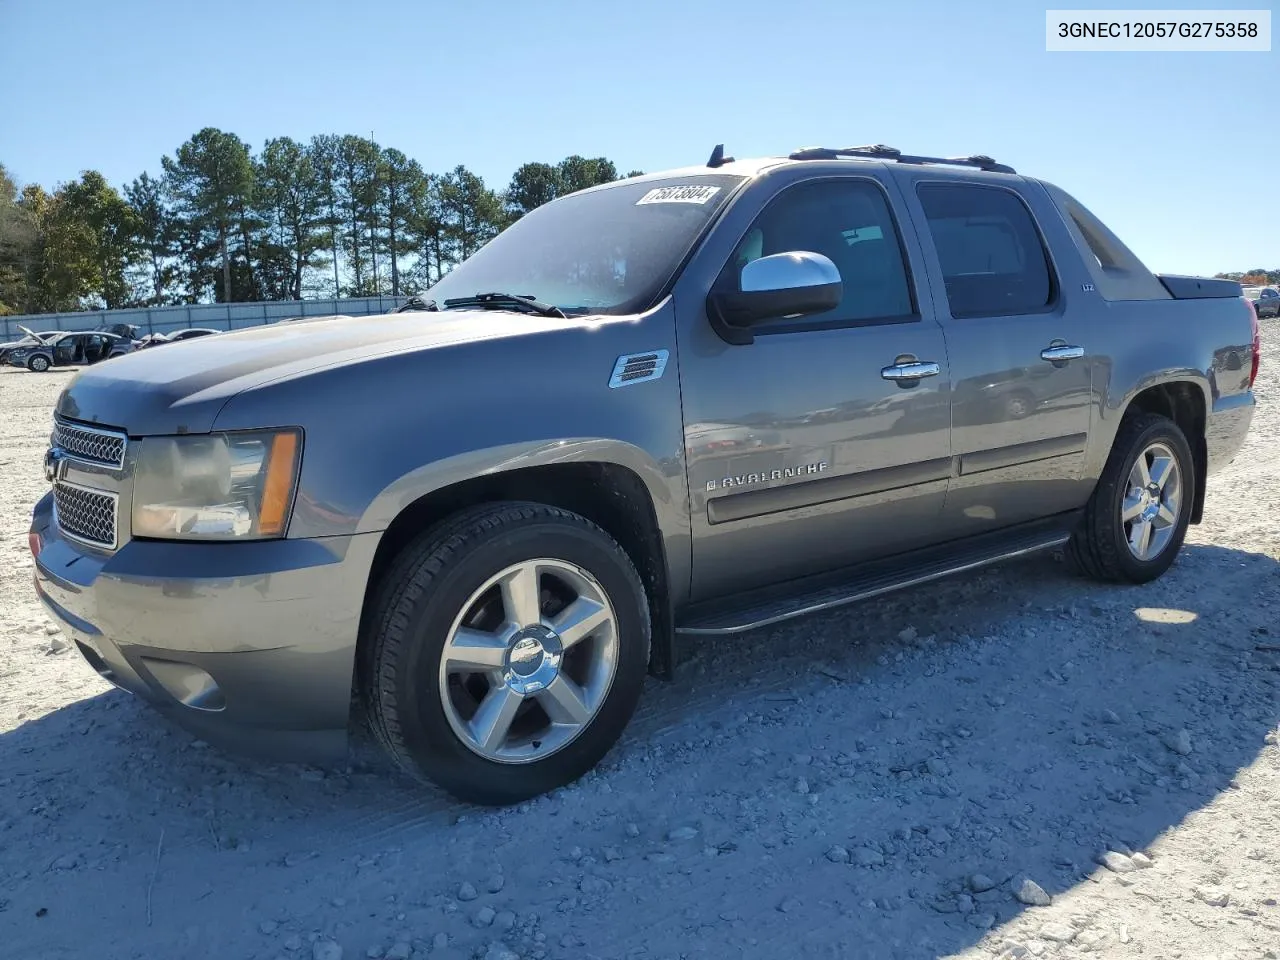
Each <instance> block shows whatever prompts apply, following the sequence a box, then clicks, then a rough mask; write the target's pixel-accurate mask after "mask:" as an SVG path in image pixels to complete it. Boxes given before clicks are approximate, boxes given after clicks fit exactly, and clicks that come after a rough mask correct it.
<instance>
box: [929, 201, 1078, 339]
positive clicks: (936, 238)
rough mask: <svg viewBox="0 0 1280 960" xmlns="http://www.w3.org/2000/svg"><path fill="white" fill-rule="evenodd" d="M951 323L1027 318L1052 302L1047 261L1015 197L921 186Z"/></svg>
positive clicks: (1034, 230)
mask: <svg viewBox="0 0 1280 960" xmlns="http://www.w3.org/2000/svg"><path fill="white" fill-rule="evenodd" d="M919 197H920V204H921V206H923V207H924V213H925V217H926V219H927V220H928V224H929V233H930V235H931V236H932V238H933V246H934V249H935V250H936V251H937V254H938V261H939V263H940V264H941V266H942V278H943V280H944V282H945V283H946V288H947V301H948V303H949V304H950V307H951V315H952V316H953V317H983V316H1003V315H1009V314H1018V313H1033V312H1035V311H1038V310H1042V309H1044V308H1045V307H1046V306H1047V305H1048V304H1049V303H1050V302H1051V301H1052V299H1053V280H1052V276H1051V274H1050V271H1049V260H1048V255H1047V254H1046V253H1045V249H1044V244H1043V243H1042V242H1041V240H1040V234H1039V231H1037V230H1036V226H1035V223H1034V221H1033V220H1032V219H1031V214H1030V212H1029V211H1028V210H1027V208H1026V206H1025V205H1024V204H1023V202H1022V200H1021V199H1019V197H1018V196H1017V195H1016V194H1014V193H1012V192H1010V191H1008V190H1004V189H1001V188H998V187H984V186H978V185H976V184H922V185H921V186H920V187H919Z"/></svg>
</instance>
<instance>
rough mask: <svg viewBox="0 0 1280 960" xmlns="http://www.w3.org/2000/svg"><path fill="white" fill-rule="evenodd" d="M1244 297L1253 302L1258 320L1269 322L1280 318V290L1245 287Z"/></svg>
mask: <svg viewBox="0 0 1280 960" xmlns="http://www.w3.org/2000/svg"><path fill="white" fill-rule="evenodd" d="M1244 295H1245V296H1246V297H1247V298H1248V299H1250V300H1252V301H1253V308H1254V309H1255V310H1257V311H1258V318H1259V319H1263V320H1269V319H1271V318H1272V317H1280V289H1277V288H1276V287H1246V288H1245V291H1244Z"/></svg>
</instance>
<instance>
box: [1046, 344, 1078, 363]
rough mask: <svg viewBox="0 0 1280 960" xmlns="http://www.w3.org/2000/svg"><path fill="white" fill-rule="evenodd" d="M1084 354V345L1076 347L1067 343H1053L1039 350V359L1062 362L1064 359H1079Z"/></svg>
mask: <svg viewBox="0 0 1280 960" xmlns="http://www.w3.org/2000/svg"><path fill="white" fill-rule="evenodd" d="M1083 356H1084V347H1076V346H1072V345H1071V344H1067V343H1055V344H1054V345H1053V346H1051V347H1045V348H1044V349H1043V350H1041V351H1040V359H1041V360H1048V361H1049V362H1050V363H1062V362H1064V361H1066V360H1079V359H1080V358H1081V357H1083Z"/></svg>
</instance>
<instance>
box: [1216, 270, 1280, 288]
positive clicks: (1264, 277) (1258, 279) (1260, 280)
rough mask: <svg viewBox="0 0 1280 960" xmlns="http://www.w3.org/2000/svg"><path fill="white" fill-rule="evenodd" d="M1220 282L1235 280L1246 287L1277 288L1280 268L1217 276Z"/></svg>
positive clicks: (1279, 281) (1279, 280)
mask: <svg viewBox="0 0 1280 960" xmlns="http://www.w3.org/2000/svg"><path fill="white" fill-rule="evenodd" d="M1215 276H1216V277H1218V278H1219V279H1220V280H1235V281H1236V282H1237V283H1241V284H1243V285H1244V286H1246V287H1266V286H1275V285H1276V284H1278V283H1280V268H1277V269H1275V270H1263V269H1262V268H1261V267H1257V268H1256V269H1254V270H1236V271H1233V272H1230V273H1219V274H1215Z"/></svg>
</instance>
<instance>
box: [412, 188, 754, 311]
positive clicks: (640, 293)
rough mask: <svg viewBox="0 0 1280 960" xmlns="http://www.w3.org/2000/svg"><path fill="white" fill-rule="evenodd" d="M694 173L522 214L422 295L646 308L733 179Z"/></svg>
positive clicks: (577, 307) (582, 307)
mask: <svg viewBox="0 0 1280 960" xmlns="http://www.w3.org/2000/svg"><path fill="white" fill-rule="evenodd" d="M743 179H744V178H743V177H740V176H731V175H727V174H695V175H692V176H686V177H671V178H664V179H661V180H644V181H637V182H629V181H626V180H623V181H619V182H618V183H616V184H611V185H609V186H607V187H604V188H603V189H597V190H590V191H586V192H583V193H578V194H570V195H568V196H565V197H562V198H560V199H558V200H553V201H552V202H550V203H548V204H544V205H543V206H541V207H538V208H536V209H534V210H532V211H530V212H529V213H527V214H525V215H524V216H523V217H521V218H520V219H519V220H517V221H516V222H515V223H514V224H512V225H511V226H510V227H508V228H507V229H506V230H504V231H502V233H500V234H498V235H497V236H496V237H494V238H493V239H492V240H490V241H489V242H488V243H487V244H485V245H484V246H483V247H481V248H480V249H479V250H477V251H476V252H475V253H474V254H472V255H471V256H470V257H469V258H468V259H466V260H464V261H463V262H462V263H460V264H458V266H456V267H454V268H453V270H451V271H450V272H449V273H447V274H446V275H445V276H444V277H443V278H441V279H440V281H439V282H437V283H436V284H435V286H433V287H431V289H429V290H428V291H426V293H424V294H423V298H424V299H428V300H434V301H435V302H436V304H437V305H438V306H439V307H441V308H442V309H443V308H444V307H445V301H446V300H449V299H453V298H461V297H474V296H475V295H476V294H480V293H504V294H515V295H517V296H532V297H534V298H536V299H538V300H541V301H542V302H543V303H549V304H552V305H554V306H557V307H559V308H560V309H561V310H563V311H564V312H565V313H567V314H569V315H575V314H577V315H583V314H592V313H603V314H627V313H635V312H637V311H639V310H642V309H645V308H646V307H648V306H649V305H650V304H651V303H652V302H653V301H654V300H655V299H656V298H657V296H658V294H659V293H660V292H661V291H662V290H663V288H664V287H665V286H666V285H667V283H668V282H669V281H670V280H671V278H672V277H673V276H674V275H675V272H676V271H677V270H678V269H679V268H680V265H681V263H682V262H683V261H684V258H685V255H686V254H687V253H688V252H689V250H690V249H691V248H692V247H693V245H694V243H696V242H697V240H698V238H699V237H701V236H702V233H703V231H704V230H705V229H706V228H707V226H708V225H709V224H710V223H711V221H712V219H713V218H714V217H715V216H716V214H717V213H718V212H719V211H720V210H721V208H722V207H723V206H724V204H725V202H726V201H727V200H728V199H729V197H730V196H731V195H732V193H733V192H734V189H735V188H736V187H737V186H738V185H739V184H740V183H742V181H743Z"/></svg>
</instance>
